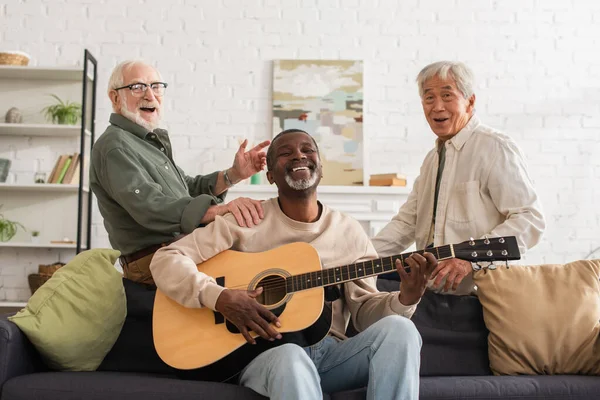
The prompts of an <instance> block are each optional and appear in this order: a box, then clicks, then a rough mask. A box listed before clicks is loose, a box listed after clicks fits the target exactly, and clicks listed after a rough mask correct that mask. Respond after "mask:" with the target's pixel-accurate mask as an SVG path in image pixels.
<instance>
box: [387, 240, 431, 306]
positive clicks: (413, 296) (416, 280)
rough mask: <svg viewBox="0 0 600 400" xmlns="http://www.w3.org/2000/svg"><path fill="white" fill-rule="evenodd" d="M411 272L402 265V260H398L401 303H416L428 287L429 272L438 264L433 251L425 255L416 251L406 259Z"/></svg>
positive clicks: (408, 304)
mask: <svg viewBox="0 0 600 400" xmlns="http://www.w3.org/2000/svg"><path fill="white" fill-rule="evenodd" d="M404 262H405V263H406V265H407V266H409V267H410V272H407V271H406V270H405V269H404V266H403V265H402V261H400V260H399V259H397V260H396V269H397V270H398V274H399V275H400V297H399V299H400V303H402V304H404V305H405V306H410V305H413V304H416V303H417V302H418V301H419V300H420V299H421V297H422V296H423V294H424V293H425V289H426V288H427V281H428V280H429V274H430V273H431V271H432V270H434V269H435V268H436V266H437V259H436V258H435V257H434V255H433V254H431V253H427V252H425V253H423V255H420V254H417V253H414V254H412V255H411V256H410V257H408V258H407V259H406V260H404Z"/></svg>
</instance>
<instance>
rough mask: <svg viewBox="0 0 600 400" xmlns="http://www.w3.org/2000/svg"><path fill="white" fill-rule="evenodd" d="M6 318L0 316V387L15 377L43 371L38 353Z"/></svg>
mask: <svg viewBox="0 0 600 400" xmlns="http://www.w3.org/2000/svg"><path fill="white" fill-rule="evenodd" d="M8 316H10V314H7V315H2V316H0V387H1V386H2V385H4V382H6V381H7V380H9V379H10V378H13V377H15V376H19V375H25V374H29V373H33V372H36V371H40V370H44V369H45V368H44V364H43V363H42V361H41V359H40V356H39V353H38V352H37V351H36V350H35V348H34V347H33V345H32V344H31V343H30V342H29V339H27V336H25V334H24V333H23V332H21V330H20V329H19V327H18V326H17V325H15V324H13V323H12V322H10V321H9V320H8V319H6V318H7V317H8Z"/></svg>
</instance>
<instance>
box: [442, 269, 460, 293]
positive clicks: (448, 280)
mask: <svg viewBox="0 0 600 400" xmlns="http://www.w3.org/2000/svg"><path fill="white" fill-rule="evenodd" d="M456 275H457V273H456V272H454V271H452V272H450V273H449V274H448V277H447V278H446V283H444V289H443V290H444V292H447V291H448V289H450V287H451V285H452V283H454V280H455V279H456Z"/></svg>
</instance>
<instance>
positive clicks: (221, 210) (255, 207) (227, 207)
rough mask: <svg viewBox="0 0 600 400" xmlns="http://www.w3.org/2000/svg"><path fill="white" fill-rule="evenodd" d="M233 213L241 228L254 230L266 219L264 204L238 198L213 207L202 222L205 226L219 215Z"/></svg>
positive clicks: (245, 198)
mask: <svg viewBox="0 0 600 400" xmlns="http://www.w3.org/2000/svg"><path fill="white" fill-rule="evenodd" d="M227 213H232V214H233V216H234V217H235V220H236V221H237V223H238V225H239V226H242V227H248V228H252V227H254V226H255V225H258V224H259V223H260V221H261V220H262V219H263V218H264V217H265V214H264V211H263V207H262V203H261V202H260V201H259V200H254V199H249V198H247V197H238V198H237V199H233V200H231V201H230V202H229V203H227V204H222V205H218V206H211V207H209V208H208V210H207V211H206V213H205V214H204V217H202V220H201V221H200V222H201V223H203V224H208V223H210V222H213V221H214V220H215V218H216V216H217V215H225V214H227Z"/></svg>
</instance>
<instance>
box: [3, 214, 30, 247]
mask: <svg viewBox="0 0 600 400" xmlns="http://www.w3.org/2000/svg"><path fill="white" fill-rule="evenodd" d="M0 208H2V206H1V205H0ZM19 226H20V227H21V228H23V230H27V229H25V227H24V226H23V225H21V224H20V223H18V222H15V221H10V220H8V219H6V218H4V215H2V214H0V242H8V241H9V240H10V239H12V238H13V237H14V236H15V234H16V233H17V229H18V227H19Z"/></svg>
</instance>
